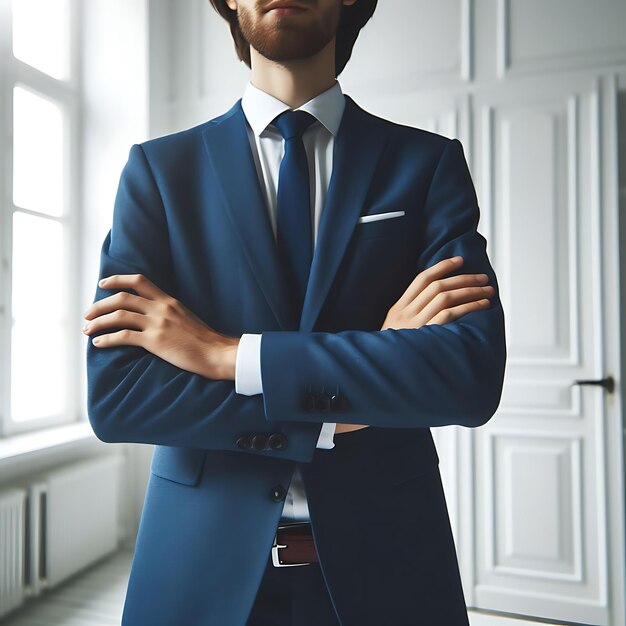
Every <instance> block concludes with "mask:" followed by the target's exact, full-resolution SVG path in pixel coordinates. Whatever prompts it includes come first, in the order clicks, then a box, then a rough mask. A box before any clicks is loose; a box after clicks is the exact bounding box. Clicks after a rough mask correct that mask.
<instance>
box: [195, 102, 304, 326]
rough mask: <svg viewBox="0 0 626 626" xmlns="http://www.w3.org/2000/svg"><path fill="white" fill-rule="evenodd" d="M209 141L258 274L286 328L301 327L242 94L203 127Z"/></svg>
mask: <svg viewBox="0 0 626 626" xmlns="http://www.w3.org/2000/svg"><path fill="white" fill-rule="evenodd" d="M203 138H204V145H205V147H206V149H207V152H208V153H209V158H210V160H211V163H212V165H213V171H214V173H215V179H216V182H217V184H218V185H219V186H220V187H221V189H222V192H223V194H224V200H225V202H224V205H225V206H226V210H227V211H228V213H229V215H230V218H231V220H232V222H233V225H234V226H235V229H236V230H237V232H238V233H239V237H240V239H241V247H242V249H243V252H244V254H245V256H246V258H247V260H248V263H249V264H250V267H251V269H252V271H253V273H254V276H255V278H256V280H257V282H258V283H259V286H260V287H261V290H262V291H263V294H264V295H265V298H266V299H267V302H268V304H269V306H270V308H271V309H272V311H273V313H274V316H275V317H276V319H277V320H278V323H279V325H280V327H281V328H282V329H283V330H288V329H296V328H297V320H296V319H295V315H294V311H293V308H292V306H291V303H290V301H289V299H288V298H287V293H286V287H285V283H284V280H283V275H282V269H281V266H280V261H279V258H278V249H277V246H276V241H275V239H274V233H273V232H272V225H271V223H270V218H269V215H268V209H267V207H266V204H265V199H264V197H263V194H262V192H261V187H260V184H259V178H258V175H257V171H256V167H255V164H254V158H253V156H252V151H251V149H250V140H249V139H248V133H247V130H246V119H245V115H244V112H243V109H242V108H241V99H240V100H238V101H237V102H236V103H235V105H234V106H233V107H232V108H231V109H230V111H228V112H227V113H225V114H224V116H223V117H222V119H221V120H219V121H217V123H215V124H212V125H211V126H209V127H208V128H207V129H205V130H204V131H203Z"/></svg>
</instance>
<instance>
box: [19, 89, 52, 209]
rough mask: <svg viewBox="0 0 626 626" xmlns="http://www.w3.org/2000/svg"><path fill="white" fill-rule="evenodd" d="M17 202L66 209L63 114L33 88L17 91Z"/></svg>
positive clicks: (23, 205)
mask: <svg viewBox="0 0 626 626" xmlns="http://www.w3.org/2000/svg"><path fill="white" fill-rule="evenodd" d="M13 95H14V97H13V120H14V121H13V203H14V204H15V205H16V206H18V207H22V208H26V209H32V210H34V211H41V212H42V213H48V214H49V215H61V213H62V211H63V170H64V167H63V165H64V164H63V148H64V141H63V114H62V110H61V107H60V106H59V105H58V104H57V103H55V102H53V101H51V100H49V99H47V98H42V97H40V96H38V95H36V94H34V93H33V92H31V91H29V90H27V89H23V88H21V87H16V88H15V89H14V91H13Z"/></svg>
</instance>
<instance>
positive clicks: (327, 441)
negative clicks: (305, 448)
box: [315, 422, 337, 450]
mask: <svg viewBox="0 0 626 626" xmlns="http://www.w3.org/2000/svg"><path fill="white" fill-rule="evenodd" d="M335 426H337V424H336V423H335V424H333V423H331V422H324V423H323V424H322V430H321V431H320V436H319V439H318V440H317V446H315V447H316V448H324V449H326V450H330V449H331V448H334V447H335V441H334V439H335Z"/></svg>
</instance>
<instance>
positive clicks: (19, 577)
mask: <svg viewBox="0 0 626 626" xmlns="http://www.w3.org/2000/svg"><path fill="white" fill-rule="evenodd" d="M25 512H26V491H25V490H23V489H5V490H3V491H0V617H2V616H3V615H5V614H6V613H8V612H9V611H12V610H13V609H14V608H16V607H18V606H19V605H20V604H22V602H23V600H24V549H25V541H24V537H25V519H26V513H25Z"/></svg>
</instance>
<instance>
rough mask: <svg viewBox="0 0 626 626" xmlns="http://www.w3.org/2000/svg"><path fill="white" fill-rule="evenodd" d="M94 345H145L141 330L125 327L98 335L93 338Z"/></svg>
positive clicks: (103, 346) (109, 346) (101, 346)
mask: <svg viewBox="0 0 626 626" xmlns="http://www.w3.org/2000/svg"><path fill="white" fill-rule="evenodd" d="M91 341H92V342H93V345H94V346H97V347H98V348H111V347H113V346H143V336H142V333H141V331H138V330H130V329H128V328H124V329H122V330H118V331H117V332H115V333H107V334H106V335H98V336H97V337H94V338H93V339H92V340H91Z"/></svg>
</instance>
